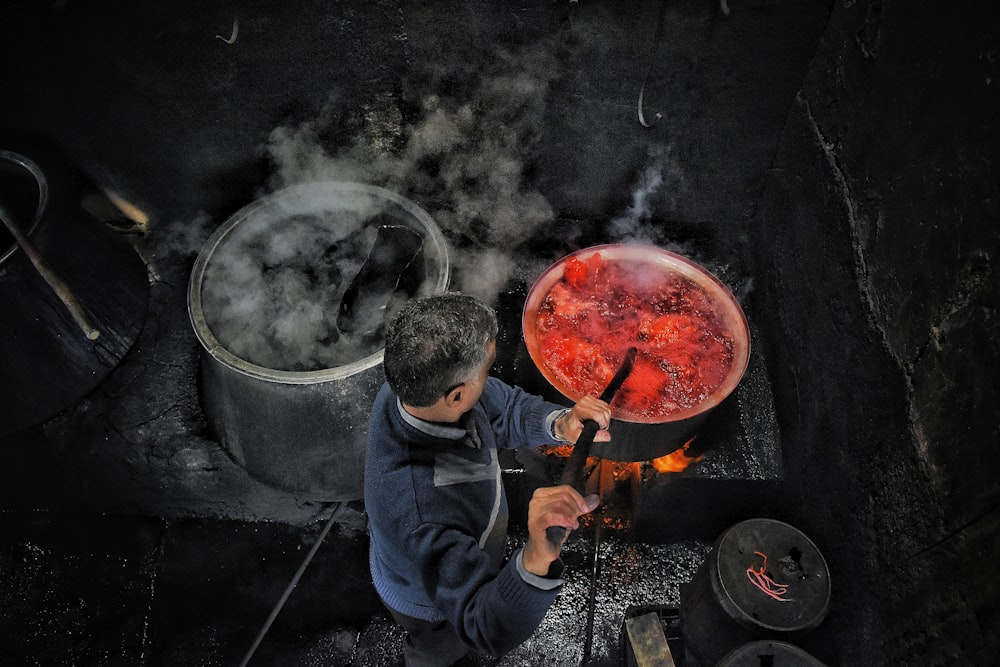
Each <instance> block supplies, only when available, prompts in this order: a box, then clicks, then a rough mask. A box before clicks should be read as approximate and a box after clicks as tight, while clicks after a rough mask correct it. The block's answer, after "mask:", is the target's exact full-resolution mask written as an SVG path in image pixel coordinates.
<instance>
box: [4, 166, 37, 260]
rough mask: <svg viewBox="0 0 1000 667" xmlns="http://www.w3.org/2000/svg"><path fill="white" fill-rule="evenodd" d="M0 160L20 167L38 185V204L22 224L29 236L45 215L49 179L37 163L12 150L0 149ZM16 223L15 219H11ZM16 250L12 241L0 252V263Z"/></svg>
mask: <svg viewBox="0 0 1000 667" xmlns="http://www.w3.org/2000/svg"><path fill="white" fill-rule="evenodd" d="M0 161H3V162H9V163H11V164H15V165H17V166H18V167H21V168H22V169H24V170H25V171H27V172H28V173H29V174H31V176H32V177H33V178H34V179H35V184H36V185H37V186H38V205H37V206H36V207H35V214H34V215H33V216H32V218H31V220H28V221H26V222H27V224H26V225H25V226H24V230H23V231H24V234H25V235H27V236H31V233H32V232H33V231H34V230H35V228H36V227H37V226H38V224H39V222H41V220H42V217H43V216H44V215H45V211H46V209H48V207H49V180H48V178H46V176H45V172H44V171H42V168H41V167H39V166H38V164H37V163H36V162H35V161H34V160H32V159H30V158H28V157H25V156H24V155H21V154H20V153H15V152H14V151H8V150H2V149H0ZM12 222H13V223H14V224H17V221H12ZM17 250H18V245H17V243H12V244H11V246H10V248H8V249H7V250H5V251H3V252H2V254H0V265H2V264H3V263H4V262H6V261H7V259H8V258H9V257H10V256H11V255H13V254H14V253H15V252H16V251H17Z"/></svg>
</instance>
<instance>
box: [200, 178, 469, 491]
mask: <svg viewBox="0 0 1000 667" xmlns="http://www.w3.org/2000/svg"><path fill="white" fill-rule="evenodd" d="M385 230H394V231H396V232H397V234H396V236H397V237H398V236H399V232H402V233H404V234H405V236H406V237H407V239H409V238H414V239H416V244H415V245H414V244H412V243H407V244H406V248H408V249H407V250H406V257H405V258H402V259H401V258H400V257H399V252H400V248H401V247H402V244H398V247H397V246H396V245H394V246H392V247H388V248H387V247H385V240H384V238H383V234H382V232H383V231H385ZM387 250H388V251H389V252H388V255H389V256H388V258H387V257H386V254H387V253H386V252H385V251H387ZM394 253H395V254H394ZM379 258H381V261H382V265H379V263H378V262H377V261H376V260H377V259H379ZM373 267H375V268H374V269H373ZM392 267H395V268H394V269H393V268H392ZM393 270H398V275H394V276H393V277H392V280H391V281H390V282H389V284H390V285H391V286H392V287H391V289H390V293H388V294H385V295H384V297H385V298H383V299H382V303H381V304H380V305H373V303H374V301H375V300H373V299H372V298H366V297H370V296H371V295H370V294H366V292H367V291H370V290H369V288H371V290H374V289H375V288H376V287H379V286H384V285H385V284H386V280H385V278H386V272H387V271H393ZM449 271H450V269H449V260H448V252H447V247H446V245H445V242H444V238H443V237H442V235H441V233H440V231H439V230H438V227H437V225H436V224H435V223H434V221H433V220H432V219H431V217H430V216H429V215H428V214H427V213H426V212H425V211H424V210H423V209H421V208H420V207H418V206H417V205H416V204H414V203H413V202H411V201H409V200H407V199H405V198H403V197H401V196H399V195H397V194H395V193H392V192H390V191H388V190H384V189H382V188H378V187H374V186H370V185H363V184H358V183H346V182H321V183H309V184H303V185H298V186H293V187H290V188H286V189H283V190H279V191H277V192H275V193H273V194H271V195H269V196H266V197H263V198H261V199H259V200H257V201H255V202H253V203H251V204H250V205H248V206H246V207H245V208H243V209H241V210H240V211H238V212H237V213H236V214H234V215H233V216H232V217H231V218H230V219H229V220H227V221H226V222H225V223H223V224H222V225H221V226H220V227H219V229H217V230H216V231H215V233H214V234H213V235H212V237H211V238H210V239H209V240H208V242H207V244H206V246H205V247H204V248H203V249H202V251H201V253H200V254H199V256H198V258H197V260H196V262H195V265H194V269H193V271H192V275H191V281H190V284H189V288H188V311H189V314H190V317H191V322H192V325H193V326H194V330H195V334H196V335H197V337H198V340H199V341H200V342H201V344H202V346H203V347H204V351H203V354H202V364H201V369H202V378H201V390H202V394H201V399H202V406H203V408H204V411H205V416H206V419H207V421H208V423H209V426H210V428H211V430H212V432H213V435H214V436H215V437H216V438H217V439H218V440H219V441H220V442H221V443H222V445H223V446H224V447H225V448H226V449H227V450H228V451H229V452H230V454H231V455H232V456H233V457H234V458H235V459H236V460H237V461H238V462H239V463H240V464H241V465H243V466H244V467H245V468H246V470H247V471H248V472H249V473H250V474H251V475H252V476H253V477H255V478H257V479H259V480H261V481H263V482H265V483H268V484H270V485H272V486H275V487H277V488H281V489H285V490H288V491H291V492H294V493H297V494H301V495H302V496H304V497H308V498H312V499H317V500H330V501H334V500H353V499H358V498H361V497H362V495H363V477H364V453H365V443H366V440H367V434H368V415H369V407H370V406H371V403H372V401H373V400H374V398H375V394H376V392H377V391H378V388H379V387H380V386H381V384H382V382H383V380H384V374H383V372H382V357H383V340H384V339H383V337H382V330H381V328H380V326H379V325H380V324H383V323H384V321H385V320H386V319H388V318H389V317H390V316H391V314H392V312H393V310H394V308H395V307H396V306H398V304H399V303H400V302H401V301H402V300H403V299H405V298H409V297H412V296H422V295H427V294H433V293H438V292H442V291H444V290H445V289H446V288H447V284H448V279H449ZM364 276H367V278H366V279H362V277H364ZM366 281H368V282H366ZM355 288H358V289H355ZM359 290H360V292H361V294H360V295H359V294H357V293H356V292H357V291H359ZM352 295H353V296H352ZM264 297H268V298H264ZM348 300H350V301H351V303H352V304H354V305H356V307H357V309H358V310H366V311H371V312H365V313H360V314H362V315H372V316H374V317H368V318H360V319H359V318H353V319H352V320H351V321H352V323H353V324H354V325H357V323H358V322H359V321H361V320H362V319H367V324H365V325H364V326H360V325H358V326H352V327H350V329H351V330H350V331H344V330H343V328H342V327H343V326H344V322H345V319H344V317H343V315H344V313H345V309H346V304H347V302H348ZM338 314H339V315H341V317H340V320H339V324H338ZM369 325H370V326H369Z"/></svg>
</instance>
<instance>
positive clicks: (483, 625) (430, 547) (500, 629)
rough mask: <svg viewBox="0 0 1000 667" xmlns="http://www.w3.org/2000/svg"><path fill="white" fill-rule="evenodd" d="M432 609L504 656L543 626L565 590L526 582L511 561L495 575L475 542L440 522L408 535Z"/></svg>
mask: <svg viewBox="0 0 1000 667" xmlns="http://www.w3.org/2000/svg"><path fill="white" fill-rule="evenodd" d="M410 547H411V548H412V551H411V553H413V554H417V555H418V556H417V557H418V558H419V560H420V562H419V567H420V572H421V577H422V578H423V582H424V585H425V587H426V590H427V591H428V593H429V594H430V596H431V599H432V600H433V604H434V607H435V608H436V609H438V610H439V611H440V612H442V613H443V614H444V615H445V616H446V618H447V619H448V621H449V622H450V623H451V624H452V625H453V626H454V627H455V628H456V629H457V630H458V632H459V634H460V635H461V637H462V638H463V640H464V641H465V642H466V643H468V644H469V645H471V646H474V647H476V649H477V650H479V651H482V652H484V653H487V654H490V655H493V656H501V655H503V654H505V653H508V652H509V651H511V650H512V649H514V648H516V647H517V646H518V645H519V644H521V643H523V642H524V641H525V640H526V639H528V637H530V636H531V634H532V633H533V632H534V631H535V629H536V628H537V627H538V626H539V625H540V624H541V622H542V619H543V618H544V617H545V614H546V612H547V611H548V609H549V607H550V606H551V605H552V603H553V601H554V600H555V598H556V595H557V594H558V592H559V590H560V588H561V587H559V586H555V587H553V588H551V589H548V590H546V589H543V588H539V587H535V586H532V585H531V584H529V583H527V582H526V581H525V580H524V579H523V578H522V577H521V576H520V574H519V573H518V571H517V558H512V559H511V560H510V561H509V562H508V563H506V564H505V565H504V567H502V568H501V569H500V571H499V573H496V574H494V573H493V572H492V568H491V566H490V564H489V561H488V558H487V556H486V555H485V554H484V552H483V551H482V550H481V549H480V548H479V547H478V545H477V544H476V542H475V540H474V539H473V538H472V537H470V536H468V535H465V534H463V533H462V532H461V531H458V530H454V529H450V528H448V527H447V526H443V525H439V524H422V525H421V526H419V527H418V528H417V529H416V530H415V531H414V532H413V534H411V536H410Z"/></svg>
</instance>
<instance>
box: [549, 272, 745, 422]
mask: <svg viewBox="0 0 1000 667" xmlns="http://www.w3.org/2000/svg"><path fill="white" fill-rule="evenodd" d="M535 324H536V335H537V339H538V348H539V350H540V353H541V356H542V359H541V364H542V365H543V366H544V367H545V368H546V369H547V370H548V372H549V373H550V374H551V375H553V376H554V377H555V378H556V379H557V380H558V381H559V382H560V383H561V384H562V385H563V387H564V389H566V390H568V391H569V392H572V393H575V394H576V396H575V397H574V398H578V397H580V396H583V395H584V394H593V395H595V396H599V395H600V394H601V392H602V391H604V387H605V386H606V385H607V383H608V382H609V381H610V380H611V376H612V375H614V373H615V371H616V370H617V368H618V365H619V364H620V363H621V360H622V359H623V358H624V355H625V351H626V350H627V349H628V348H629V347H630V346H633V345H634V346H635V347H636V348H637V349H638V355H637V356H636V361H635V367H634V368H633V370H632V373H631V375H629V377H628V379H627V380H626V381H625V384H624V385H623V386H622V388H621V389H620V390H619V392H618V394H617V396H616V397H615V400H614V402H613V406H614V408H615V412H616V415H617V416H619V417H622V418H625V419H628V418H630V417H631V418H633V419H642V418H657V417H666V416H668V415H670V414H671V413H674V412H677V411H679V410H684V409H687V408H692V407H694V406H696V405H698V404H699V403H700V402H702V401H703V400H704V399H706V398H707V397H708V396H710V395H711V394H712V392H714V391H715V390H716V389H717V388H718V387H719V385H720V384H722V382H723V380H725V378H726V376H727V375H728V373H729V369H730V367H731V366H732V363H733V337H732V335H731V334H730V333H729V332H728V331H726V330H725V328H724V326H723V323H722V322H721V321H720V317H719V315H718V314H717V312H716V305H715V302H714V300H713V299H712V297H711V296H710V295H709V294H708V293H707V292H706V291H705V290H704V289H702V288H701V287H699V286H698V285H696V284H695V283H694V282H692V281H691V280H689V279H688V278H685V277H684V276H681V275H677V274H675V273H672V272H667V271H665V270H664V268H663V267H661V266H658V265H655V264H645V263H640V262H615V261H605V260H604V258H603V257H602V256H601V254H600V253H594V254H593V255H591V256H590V257H588V258H587V259H586V260H581V259H579V258H577V257H570V258H569V259H567V260H566V264H565V267H564V271H563V277H562V278H561V279H560V280H559V282H557V283H556V284H555V285H553V286H552V288H551V289H550V290H549V292H548V294H547V295H546V297H545V299H544V300H543V301H542V305H541V306H540V307H539V309H538V314H537V315H536V320H535Z"/></svg>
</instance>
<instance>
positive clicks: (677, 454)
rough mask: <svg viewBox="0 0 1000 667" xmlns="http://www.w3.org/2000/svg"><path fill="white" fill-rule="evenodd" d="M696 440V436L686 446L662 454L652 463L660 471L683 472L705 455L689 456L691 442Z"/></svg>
mask: <svg viewBox="0 0 1000 667" xmlns="http://www.w3.org/2000/svg"><path fill="white" fill-rule="evenodd" d="M692 442H694V438H691V439H690V440H688V441H687V442H685V443H684V446H683V447H681V448H680V449H678V450H676V451H673V452H671V453H669V454H667V455H666V456H661V457H660V458H658V459H653V460H652V461H650V463H652V464H653V467H654V468H656V470H657V471H658V472H681V471H683V470H684V469H685V468H687V467H688V466H689V465H691V464H692V463H697V462H698V461H701V460H702V459H703V458H705V457H704V455H698V456H688V453H687V452H688V450H689V449H690V448H691V443H692Z"/></svg>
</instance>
